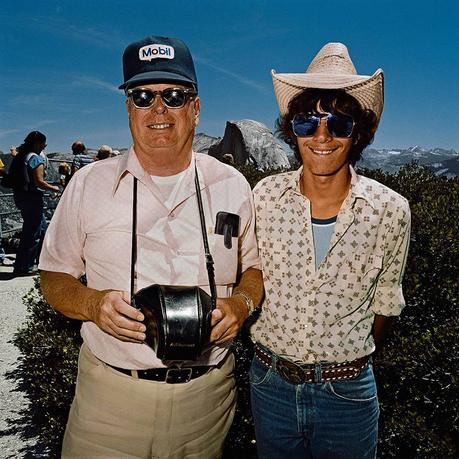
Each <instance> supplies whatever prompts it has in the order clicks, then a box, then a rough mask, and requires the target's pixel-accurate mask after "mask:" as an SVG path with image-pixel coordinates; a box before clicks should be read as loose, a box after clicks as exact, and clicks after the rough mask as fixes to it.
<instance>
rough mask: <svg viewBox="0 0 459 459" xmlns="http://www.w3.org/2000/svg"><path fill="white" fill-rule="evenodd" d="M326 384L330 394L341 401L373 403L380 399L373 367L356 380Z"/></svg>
mask: <svg viewBox="0 0 459 459" xmlns="http://www.w3.org/2000/svg"><path fill="white" fill-rule="evenodd" d="M326 384H327V388H328V390H329V392H330V393H331V394H333V395H334V396H335V397H337V398H339V399H341V400H347V401H350V402H371V401H373V400H375V399H376V398H377V397H378V393H377V390H376V382H375V378H374V375H373V370H372V367H371V365H368V366H367V367H366V368H364V369H363V370H362V372H361V373H360V375H359V376H358V377H357V378H356V379H347V380H341V381H328V382H327V383H326Z"/></svg>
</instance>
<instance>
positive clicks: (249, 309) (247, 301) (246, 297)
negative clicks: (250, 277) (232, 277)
mask: <svg viewBox="0 0 459 459" xmlns="http://www.w3.org/2000/svg"><path fill="white" fill-rule="evenodd" d="M237 295H239V296H242V298H244V301H245V305H246V307H247V312H248V313H249V314H251V313H252V312H253V310H254V309H255V306H254V304H253V300H252V298H251V297H250V296H249V295H247V293H245V292H244V291H242V290H238V291H236V292H234V293H233V297H235V296H237Z"/></svg>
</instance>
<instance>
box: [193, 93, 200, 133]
mask: <svg viewBox="0 0 459 459" xmlns="http://www.w3.org/2000/svg"><path fill="white" fill-rule="evenodd" d="M200 113H201V99H200V98H199V97H196V98H195V99H194V125H195V127H196V126H197V125H198V124H199V115H200Z"/></svg>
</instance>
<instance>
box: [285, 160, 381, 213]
mask: <svg viewBox="0 0 459 459" xmlns="http://www.w3.org/2000/svg"><path fill="white" fill-rule="evenodd" d="M349 170H350V172H351V188H350V190H349V194H348V198H349V200H348V199H346V201H349V202H350V203H351V205H353V204H354V203H355V201H356V199H358V198H360V199H364V200H365V201H366V202H368V204H370V206H371V207H373V209H374V208H375V203H374V201H373V198H372V196H371V194H370V193H369V192H368V190H367V187H366V186H365V185H364V184H363V183H362V177H361V176H359V175H358V174H357V173H356V172H355V170H354V168H353V167H352V166H351V165H349ZM302 173H303V166H301V167H300V168H299V169H298V170H296V171H294V172H293V173H292V175H291V177H290V180H289V181H288V182H287V183H286V184H285V185H284V187H283V188H281V189H280V190H279V198H281V197H282V196H283V195H284V194H285V193H286V192H287V191H288V190H292V191H293V192H294V193H296V194H301V190H300V179H301V174H302Z"/></svg>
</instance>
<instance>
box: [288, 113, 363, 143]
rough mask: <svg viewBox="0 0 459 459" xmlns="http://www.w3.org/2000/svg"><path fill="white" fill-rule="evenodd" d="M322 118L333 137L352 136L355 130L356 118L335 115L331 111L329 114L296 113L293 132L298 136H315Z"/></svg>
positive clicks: (293, 120)
mask: <svg viewBox="0 0 459 459" xmlns="http://www.w3.org/2000/svg"><path fill="white" fill-rule="evenodd" d="M321 119H323V120H325V123H326V124H327V129H328V132H329V133H330V135H332V136H333V137H342V138H343V137H344V138H346V137H351V135H352V131H353V130H354V124H355V123H354V119H353V118H352V117H351V116H348V115H341V114H338V115H335V114H333V113H329V114H328V115H327V116H316V115H305V114H298V115H295V116H294V117H293V119H292V121H291V122H292V129H293V133H294V134H295V135H296V136H297V137H310V136H313V135H314V134H315V132H316V130H317V128H318V127H319V123H320V120H321Z"/></svg>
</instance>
